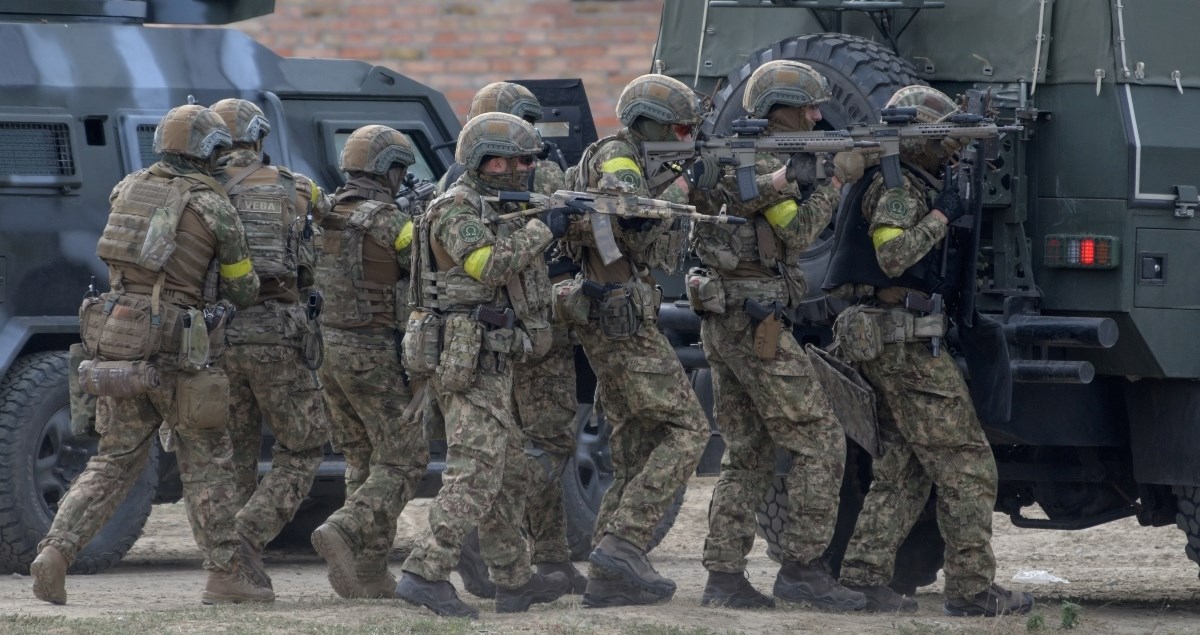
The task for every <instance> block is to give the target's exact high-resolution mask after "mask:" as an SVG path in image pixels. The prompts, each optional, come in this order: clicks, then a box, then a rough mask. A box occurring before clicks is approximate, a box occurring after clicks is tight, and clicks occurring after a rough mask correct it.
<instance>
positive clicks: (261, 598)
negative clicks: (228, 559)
mask: <svg viewBox="0 0 1200 635" xmlns="http://www.w3.org/2000/svg"><path fill="white" fill-rule="evenodd" d="M200 601H201V602H203V603H205V604H241V603H242V602H261V603H267V602H274V601H275V592H274V591H272V590H271V589H268V588H265V587H260V586H258V585H257V584H254V583H253V582H251V581H250V578H249V576H247V575H246V572H245V570H244V569H242V568H241V567H239V566H236V565H235V566H234V569H233V570H232V571H209V572H208V583H207V584H205V585H204V595H202V596H200Z"/></svg>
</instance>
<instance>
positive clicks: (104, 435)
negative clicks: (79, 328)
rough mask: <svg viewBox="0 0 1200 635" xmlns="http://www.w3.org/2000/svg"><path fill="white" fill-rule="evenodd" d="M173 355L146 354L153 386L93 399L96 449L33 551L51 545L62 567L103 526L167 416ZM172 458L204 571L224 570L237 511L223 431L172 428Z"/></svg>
mask: <svg viewBox="0 0 1200 635" xmlns="http://www.w3.org/2000/svg"><path fill="white" fill-rule="evenodd" d="M176 360H177V354H175V353H170V354H160V355H153V356H151V358H150V362H151V363H152V364H153V365H154V366H155V367H157V368H158V370H159V381H160V382H161V383H160V385H159V387H158V388H156V389H154V390H152V391H150V392H147V393H145V394H142V395H139V396H138V397H136V398H133V399H115V398H113V397H100V398H99V400H98V402H97V405H96V431H97V432H98V433H99V434H100V444H99V447H98V449H97V452H96V455H95V456H93V457H92V458H91V459H89V460H88V464H87V468H86V469H84V471H83V473H82V474H80V475H79V476H78V477H76V478H75V480H74V481H72V482H71V487H70V489H69V490H67V494H66V496H64V497H63V499H62V501H60V502H59V505H58V513H56V514H55V515H54V522H53V524H51V526H50V531H49V532H47V534H46V537H45V538H44V539H43V540H42V541H41V543H39V544H38V550H39V551H41V550H42V549H43V548H44V547H46V546H47V545H52V546H54V547H55V548H57V549H58V550H59V551H60V552H62V554H63V556H64V557H65V558H66V559H67V562H68V563H70V562H72V561H74V559H75V556H76V555H78V553H79V551H80V550H81V549H83V548H84V546H86V545H87V544H88V542H89V541H91V539H92V538H93V537H95V535H96V532H98V531H100V529H102V528H103V527H104V524H105V523H106V522H108V519H109V518H111V517H112V514H113V512H114V511H115V510H116V508H117V506H118V505H120V504H121V502H122V501H124V500H125V497H126V496H128V495H129V491H130V489H131V488H132V487H133V484H134V483H135V482H136V481H137V479H138V477H139V476H140V475H141V473H142V469H143V468H144V467H145V466H146V461H147V460H148V458H149V456H150V449H151V447H152V446H153V444H154V437H155V435H156V434H157V432H158V427H159V425H160V424H162V422H163V420H164V419H165V420H168V421H170V420H171V419H173V417H174V411H175V386H176V382H177V380H178V379H179V376H180V369H179V365H178V362H177V361H176ZM174 438H175V446H176V447H175V455H176V457H177V459H178V461H179V471H180V473H181V479H182V480H183V498H184V502H185V504H186V505H187V514H188V521H189V522H190V523H191V525H192V535H193V536H194V537H195V540H196V545H197V546H198V547H200V551H201V552H202V553H203V554H204V568H205V569H209V570H218V571H225V572H229V571H232V570H233V568H234V564H233V559H234V552H236V551H237V545H238V541H237V534H236V533H235V529H234V515H235V514H236V513H237V510H238V505H237V501H236V498H235V497H236V490H235V488H234V482H233V462H232V460H231V456H232V448H231V446H230V442H229V434H228V432H227V431H226V430H225V428H210V429H204V430H195V429H184V428H180V427H176V428H175V429H174Z"/></svg>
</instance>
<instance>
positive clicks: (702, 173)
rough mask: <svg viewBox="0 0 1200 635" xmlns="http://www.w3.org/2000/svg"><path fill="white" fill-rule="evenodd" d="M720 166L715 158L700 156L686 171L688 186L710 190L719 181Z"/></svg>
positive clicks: (705, 155) (706, 155)
mask: <svg viewBox="0 0 1200 635" xmlns="http://www.w3.org/2000/svg"><path fill="white" fill-rule="evenodd" d="M721 172H722V170H721V164H720V162H718V160H717V157H715V156H713V155H710V154H703V155H700V158H699V159H697V160H696V162H695V163H693V164H692V165H691V167H689V168H688V169H687V172H686V173H685V175H686V176H687V181H688V184H689V185H691V186H692V187H694V188H696V189H700V190H711V189H713V188H714V187H716V186H717V183H718V182H719V181H720V180H721Z"/></svg>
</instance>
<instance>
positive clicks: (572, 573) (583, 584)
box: [537, 560, 588, 595]
mask: <svg viewBox="0 0 1200 635" xmlns="http://www.w3.org/2000/svg"><path fill="white" fill-rule="evenodd" d="M537 572H538V573H540V574H542V575H550V574H551V573H561V574H563V575H565V576H567V580H570V582H571V590H570V591H568V593H570V594H572V595H579V594H580V593H583V592H584V591H586V590H587V585H588V579H587V576H586V575H583V574H582V573H580V572H579V569H576V568H575V565H574V564H571V561H570V560H568V561H566V562H539V563H538V564H537Z"/></svg>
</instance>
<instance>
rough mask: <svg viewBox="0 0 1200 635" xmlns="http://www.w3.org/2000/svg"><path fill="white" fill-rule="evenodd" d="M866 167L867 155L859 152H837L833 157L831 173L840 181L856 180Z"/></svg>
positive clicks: (851, 181)
mask: <svg viewBox="0 0 1200 635" xmlns="http://www.w3.org/2000/svg"><path fill="white" fill-rule="evenodd" d="M866 169H867V157H866V156H865V155H863V154H862V153H861V152H854V151H852V150H851V151H847V152H839V153H837V154H836V155H834V157H833V175H834V176H835V177H837V179H838V180H839V181H841V182H842V183H846V184H850V183H854V182H855V181H858V180H859V179H861V178H862V175H863V171H865V170H866Z"/></svg>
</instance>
